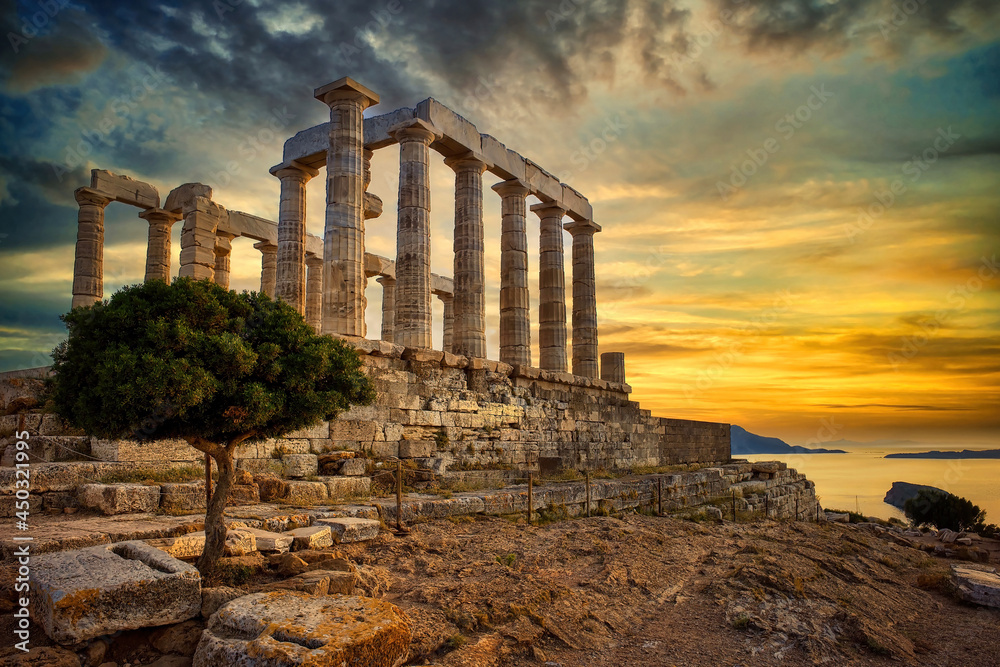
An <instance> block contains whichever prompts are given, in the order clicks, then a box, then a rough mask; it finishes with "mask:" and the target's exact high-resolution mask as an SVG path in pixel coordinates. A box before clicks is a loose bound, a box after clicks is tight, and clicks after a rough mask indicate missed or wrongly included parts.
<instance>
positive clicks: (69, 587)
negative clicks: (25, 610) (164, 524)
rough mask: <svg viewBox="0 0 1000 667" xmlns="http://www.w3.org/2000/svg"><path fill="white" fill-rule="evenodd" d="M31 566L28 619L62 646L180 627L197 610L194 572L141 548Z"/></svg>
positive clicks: (83, 552) (55, 556) (63, 555)
mask: <svg viewBox="0 0 1000 667" xmlns="http://www.w3.org/2000/svg"><path fill="white" fill-rule="evenodd" d="M31 564H32V568H31V578H30V585H31V590H32V593H33V594H32V602H33V605H34V613H33V614H32V617H33V619H34V620H35V621H36V622H38V623H40V624H41V625H42V627H43V628H44V629H45V633H46V634H47V635H49V637H51V638H52V639H54V640H55V641H57V642H59V643H62V644H73V643H77V642H81V641H86V640H88V639H93V638H94V637H99V636H101V635H106V634H111V633H113V632H118V631H119V630H134V629H137V628H143V627H150V626H155V625H167V624H172V623H180V622H182V621H186V620H188V619H189V618H193V617H194V616H197V615H198V613H199V612H200V610H201V577H200V576H199V575H198V571H197V570H196V569H194V567H192V566H191V565H188V564H187V563H184V562H181V561H179V560H177V559H176V558H172V557H171V556H169V555H167V554H165V553H164V552H162V551H160V550H159V549H156V548H154V547H151V546H149V545H148V544H145V543H143V542H119V543H117V544H110V545H101V546H97V547H90V548H87V549H78V550H74V551H61V552H56V553H49V554H42V555H40V556H35V557H34V558H32V563H31ZM123 600H127V601H128V603H127V604H123Z"/></svg>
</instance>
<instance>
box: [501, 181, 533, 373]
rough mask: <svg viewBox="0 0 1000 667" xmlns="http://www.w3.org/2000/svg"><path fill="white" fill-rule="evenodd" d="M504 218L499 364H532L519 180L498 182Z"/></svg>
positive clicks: (525, 235)
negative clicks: (500, 362)
mask: <svg viewBox="0 0 1000 667" xmlns="http://www.w3.org/2000/svg"><path fill="white" fill-rule="evenodd" d="M493 190H495V191H496V193H497V194H499V195H500V197H501V198H502V199H501V213H502V215H503V219H502V222H501V228H500V361H502V362H504V363H506V364H511V365H522V366H530V365H531V294H530V292H529V290H528V232H527V222H526V220H525V216H526V208H525V203H524V198H525V197H526V196H527V195H528V193H529V192H530V191H529V190H528V187H527V186H526V185H525V184H524V183H522V182H521V181H519V180H517V179H512V180H509V181H504V182H503V183H497V184H496V185H494V186H493Z"/></svg>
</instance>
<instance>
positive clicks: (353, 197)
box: [315, 77, 379, 336]
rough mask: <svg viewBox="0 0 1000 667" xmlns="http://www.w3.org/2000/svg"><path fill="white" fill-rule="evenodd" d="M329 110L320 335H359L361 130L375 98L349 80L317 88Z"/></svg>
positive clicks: (361, 320) (362, 293)
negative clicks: (364, 116) (363, 115)
mask: <svg viewBox="0 0 1000 667" xmlns="http://www.w3.org/2000/svg"><path fill="white" fill-rule="evenodd" d="M315 95H316V99H318V100H321V101H322V102H323V103H325V104H326V105H327V106H329V107H330V142H329V148H328V151H327V155H326V225H325V228H324V234H323V262H324V266H323V327H322V331H323V333H339V334H345V335H349V336H363V335H364V330H365V327H364V323H365V286H366V284H367V279H366V278H365V218H364V201H365V197H364V166H363V161H364V129H363V121H362V114H363V112H364V110H365V109H366V108H368V107H369V106H372V105H373V104H378V100H379V98H378V95H376V94H375V93H373V92H372V91H370V90H368V89H367V88H365V87H364V86H362V85H361V84H359V83H357V82H356V81H354V80H352V79H350V78H347V77H345V78H343V79H339V80H337V81H334V82H333V83H330V84H327V85H325V86H323V87H322V88H317V89H316V92H315Z"/></svg>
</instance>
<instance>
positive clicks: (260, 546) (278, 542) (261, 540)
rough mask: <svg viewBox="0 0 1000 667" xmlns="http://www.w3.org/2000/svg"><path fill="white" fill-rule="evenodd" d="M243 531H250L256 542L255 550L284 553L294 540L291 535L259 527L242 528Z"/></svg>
mask: <svg viewBox="0 0 1000 667" xmlns="http://www.w3.org/2000/svg"><path fill="white" fill-rule="evenodd" d="M241 530H242V531H243V532H246V533H250V534H251V535H253V536H254V539H255V540H256V542H257V551H260V552H262V553H284V552H286V551H288V550H289V549H290V548H291V546H292V542H293V541H294V540H295V538H294V537H292V536H291V535H282V534H280V533H272V532H270V531H267V530H261V529H260V528H243V529H241Z"/></svg>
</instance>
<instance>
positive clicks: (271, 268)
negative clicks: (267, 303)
mask: <svg viewBox="0 0 1000 667" xmlns="http://www.w3.org/2000/svg"><path fill="white" fill-rule="evenodd" d="M253 247H254V248H257V250H260V291H261V292H262V293H263V294H266V295H268V296H269V297H271V298H272V299H273V298H274V289H275V284H276V282H277V279H278V246H277V245H275V244H273V243H271V242H270V241H261V242H260V243H254V244H253Z"/></svg>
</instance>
